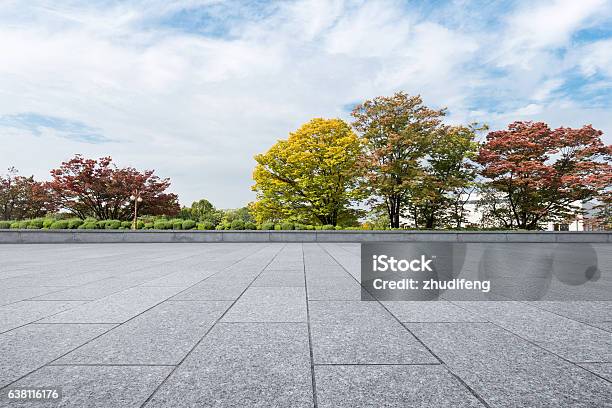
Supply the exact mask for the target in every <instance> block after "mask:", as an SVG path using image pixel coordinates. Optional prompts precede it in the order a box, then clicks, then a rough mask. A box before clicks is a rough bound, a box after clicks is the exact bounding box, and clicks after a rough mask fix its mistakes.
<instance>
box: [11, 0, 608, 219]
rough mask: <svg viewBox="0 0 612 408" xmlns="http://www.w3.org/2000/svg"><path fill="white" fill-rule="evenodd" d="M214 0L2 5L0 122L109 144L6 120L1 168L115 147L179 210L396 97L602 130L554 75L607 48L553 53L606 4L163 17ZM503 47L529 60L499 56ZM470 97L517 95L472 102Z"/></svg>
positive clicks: (44, 167)
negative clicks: (445, 16) (161, 180)
mask: <svg viewBox="0 0 612 408" xmlns="http://www.w3.org/2000/svg"><path fill="white" fill-rule="evenodd" d="M208 4H215V7H227V6H223V5H222V4H221V3H220V2H217V1H195V0H194V1H162V0H138V1H129V2H123V3H117V2H110V1H109V2H104V3H95V2H88V3H82V2H72V1H64V2H62V1H57V0H54V1H42V0H40V1H35V0H33V1H31V2H27V3H24V2H17V1H14V2H4V3H2V6H0V56H1V58H2V61H1V63H0V117H2V116H6V115H17V114H22V113H35V114H37V115H41V116H50V117H57V118H63V119H65V120H67V121H72V122H78V123H83V124H84V125H86V126H88V127H90V128H92V129H96V131H98V132H99V133H100V134H101V135H103V136H105V137H107V138H109V139H111V140H112V141H111V142H109V143H103V144H92V143H85V142H82V141H78V140H75V139H69V138H66V137H65V135H63V134H62V133H61V132H57V131H53V129H49V128H46V129H44V132H42V133H41V134H40V135H39V136H36V135H35V134H32V132H31V131H30V130H28V129H26V128H18V127H14V126H12V127H10V128H9V127H8V126H4V127H2V125H0V143H2V145H3V148H2V149H0V164H2V163H4V164H2V166H3V167H8V166H9V165H15V166H17V167H18V168H20V169H21V170H22V171H23V172H24V173H34V174H35V175H37V176H38V177H47V175H48V170H49V169H50V168H52V167H55V166H57V165H58V164H59V163H60V162H61V161H62V160H65V159H67V158H69V157H70V156H71V155H73V154H75V153H83V154H86V155H89V156H102V155H111V156H113V157H114V158H115V160H116V161H117V162H119V163H120V164H122V165H133V166H136V167H139V168H154V169H156V170H157V171H158V173H159V175H160V176H164V177H171V178H172V180H173V188H174V190H175V191H176V192H178V193H179V195H180V197H181V200H182V202H183V203H187V204H188V203H189V202H191V201H193V200H195V199H198V198H201V197H206V198H209V199H210V200H211V201H212V202H214V203H215V204H217V205H219V206H222V207H236V206H240V205H242V204H244V203H246V202H247V201H249V200H250V199H252V197H253V195H252V193H251V192H250V189H249V187H250V185H251V184H252V181H251V171H252V168H253V166H254V161H253V160H252V156H253V155H254V154H256V153H259V152H262V151H264V150H266V149H267V148H268V147H269V146H270V145H271V144H272V143H274V141H276V140H277V139H279V138H283V137H286V136H287V133H288V132H289V131H292V130H294V129H295V128H297V127H298V126H299V125H300V124H301V123H302V122H304V121H306V120H308V119H310V118H311V117H313V116H327V117H333V116H342V117H347V112H346V110H345V109H344V106H345V105H346V104H350V103H354V102H357V101H360V100H363V99H364V98H368V97H373V96H377V95H384V94H390V93H392V92H394V91H397V90H405V91H407V92H410V93H421V94H422V95H423V96H424V98H425V101H426V102H427V103H428V104H431V105H433V106H448V107H449V108H450V111H451V117H450V118H449V120H451V121H471V120H483V121H486V122H489V123H491V124H492V125H493V126H504V125H505V124H507V122H508V121H511V120H514V119H517V118H518V117H520V118H534V119H537V118H538V117H542V118H547V117H548V118H551V120H558V119H562V118H563V117H566V118H571V121H572V122H573V121H576V122H577V123H578V122H583V121H584V122H585V123H586V121H587V120H588V121H592V122H593V124H594V126H596V127H601V128H604V130H607V131H608V132H609V131H612V124H611V123H610V121H609V120H608V119H606V117H607V116H609V115H606V113H605V110H588V109H585V108H582V107H581V106H579V105H578V104H575V103H573V102H571V101H570V102H571V103H569V104H567V103H566V104H565V105H563V106H561V105H559V103H558V101H555V97H556V96H557V92H558V90H559V88H560V87H561V85H562V84H563V81H564V76H563V72H564V70H567V69H571V68H572V67H575V66H578V67H579V69H580V70H581V71H582V72H584V73H585V74H588V75H592V74H593V73H595V72H609V71H606V69H608V70H609V67H610V65H611V64H610V63H609V53H607V54H606V51H607V49H609V48H605V47H606V43H605V41H601V45H597V44H596V43H595V44H593V45H592V46H590V47H589V46H588V45H586V46H584V47H579V48H576V49H573V50H572V53H570V54H571V55H572V57H571V58H569V57H568V59H567V61H565V62H563V61H561V62H560V60H559V58H558V57H556V56H551V55H550V52H549V51H550V47H558V46H561V45H563V44H567V43H568V42H569V40H568V39H569V38H570V37H569V36H571V33H573V32H575V31H576V30H577V29H579V28H580V27H583V26H584V24H591V19H592V18H594V17H593V16H594V15H596V14H597V10H600V9H601V7H602V6H601V2H597V1H590V0H589V1H587V2H586V3H583V6H584V9H581V10H579V11H575V10H573V6H572V5H571V4H569V3H568V2H554V3H551V2H547V3H545V6H542V5H540V6H534V7H532V6H525V7H520V8H519V9H518V10H517V11H516V12H514V17H509V18H508V20H507V21H508V25H505V26H504V30H503V31H491V30H490V29H489V28H488V27H473V26H470V25H469V24H465V25H448V24H445V23H444V21H438V20H435V19H433V18H424V17H423V16H422V15H420V14H419V12H418V11H416V10H413V9H411V8H409V7H407V5H406V4H405V3H404V2H400V1H359V2H356V1H351V2H348V1H346V2H345V1H340V0H338V1H320V0H319V1H298V2H284V3H278V4H276V3H275V4H273V5H272V6H268V5H267V6H266V7H270V8H269V10H267V13H263V15H259V14H258V13H256V12H254V11H245V16H243V18H242V19H241V20H239V21H232V22H230V21H226V20H225V19H224V18H223V17H224V16H223V12H222V11H218V10H217V11H216V12H215V14H214V19H215V20H214V21H206V22H205V23H206V24H213V25H214V24H220V25H224V27H225V29H226V31H227V32H228V33H229V35H215V36H206V35H201V34H199V33H198V32H197V31H196V32H190V30H189V29H187V28H186V29H178V28H177V27H174V26H167V25H160V24H158V22H159V21H161V20H164V19H169V18H171V16H172V13H176V12H178V11H181V10H182V12H183V13H189V12H190V11H192V10H194V9H196V8H197V7H201V6H203V5H208ZM234 4H241V3H234ZM543 4H544V3H543ZM555 5H556V6H555ZM549 12H550V13H553V14H550V16H549V15H548V14H547V13H549ZM529 13H535V14H534V15H535V17H537V18H536V19H535V20H533V21H544V20H545V21H548V19H549V18H553V17H554V16H561V17H562V18H561V20H559V23H558V24H557V23H555V25H553V26H550V27H544V28H542V27H535V28H534V27H531V26H530V25H529V24H528V23H529V21H531V20H530V19H529V18H528V17H529ZM469 17H470V16H466V18H469ZM532 17H533V15H532ZM536 25H542V24H536ZM226 26H227V27H226ZM606 41H609V40H606ZM500 50H505V51H508V50H519V51H521V50H522V51H521V52H522V55H524V56H528V57H529V58H528V59H517V60H513V59H512V58H502V54H500V52H499V51H500ZM523 51H524V52H523ZM502 60H503V61H509V62H511V64H510V65H507V66H506V67H505V70H506V71H505V72H502V73H497V72H493V71H491V70H494V69H497V67H498V66H500V65H501V63H500V61H502ZM564 64H565V65H564ZM479 96H482V97H487V98H493V97H498V96H502V97H504V98H506V99H512V101H513V103H512V104H510V105H509V106H508V107H501V108H500V107H499V106H489V105H487V104H486V103H480V104H478V106H473V102H471V101H472V100H473V99H474V98H475V97H479ZM555 110H559V111H563V112H564V116H563V117H559V116H555V115H554V114H553V113H554V112H555ZM512 115H515V116H512ZM0 123H1V122H0ZM24 146H26V148H24Z"/></svg>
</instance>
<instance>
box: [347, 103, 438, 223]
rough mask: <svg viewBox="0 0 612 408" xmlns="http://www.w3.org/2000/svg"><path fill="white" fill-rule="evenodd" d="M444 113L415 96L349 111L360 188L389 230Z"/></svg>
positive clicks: (413, 185)
mask: <svg viewBox="0 0 612 408" xmlns="http://www.w3.org/2000/svg"><path fill="white" fill-rule="evenodd" d="M445 112H446V111H445V109H441V110H435V109H430V108H428V107H427V106H425V105H423V100H422V99H421V97H420V96H409V95H407V94H405V93H404V92H398V93H396V94H395V95H393V96H390V97H377V98H374V99H372V100H368V101H365V102H364V103H363V104H361V105H358V106H357V107H355V109H354V110H353V113H352V115H353V117H354V119H355V121H354V123H353V126H354V128H355V129H356V130H357V131H358V132H359V133H360V134H361V135H362V137H363V141H364V145H365V157H364V160H363V161H362V162H361V164H362V166H363V169H364V172H365V183H364V188H365V190H366V191H367V192H368V193H369V194H370V197H372V198H371V203H372V204H373V205H374V206H381V207H383V208H385V210H386V211H387V214H388V216H389V221H390V224H391V227H392V228H398V227H399V226H400V214H401V212H402V211H403V210H405V209H406V207H407V205H408V203H409V201H410V199H411V196H413V195H414V193H415V191H416V189H417V188H418V186H419V185H422V183H419V180H420V179H422V178H423V177H425V173H424V170H423V168H422V166H421V161H422V160H423V159H424V158H425V156H426V155H427V154H428V152H429V151H430V149H431V146H432V143H433V142H434V140H435V137H436V134H437V133H438V132H439V128H440V126H441V119H442V117H443V116H444V115H445Z"/></svg>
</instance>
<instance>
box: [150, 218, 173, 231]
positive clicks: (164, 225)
mask: <svg viewBox="0 0 612 408" xmlns="http://www.w3.org/2000/svg"><path fill="white" fill-rule="evenodd" d="M153 228H154V229H158V230H165V229H170V228H172V224H171V223H170V222H169V221H166V220H155V223H153Z"/></svg>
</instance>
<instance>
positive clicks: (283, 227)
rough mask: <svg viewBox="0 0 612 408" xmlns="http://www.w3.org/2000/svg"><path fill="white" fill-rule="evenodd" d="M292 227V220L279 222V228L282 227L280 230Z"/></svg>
mask: <svg viewBox="0 0 612 408" xmlns="http://www.w3.org/2000/svg"><path fill="white" fill-rule="evenodd" d="M293 228H294V225H293V223H292V222H287V221H285V222H281V225H280V229H282V230H292V229H293Z"/></svg>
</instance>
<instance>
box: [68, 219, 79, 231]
mask: <svg viewBox="0 0 612 408" xmlns="http://www.w3.org/2000/svg"><path fill="white" fill-rule="evenodd" d="M82 224H83V220H81V219H79V218H72V219H70V220H68V228H69V229H76V228H79V227H80V226H81V225H82Z"/></svg>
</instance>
